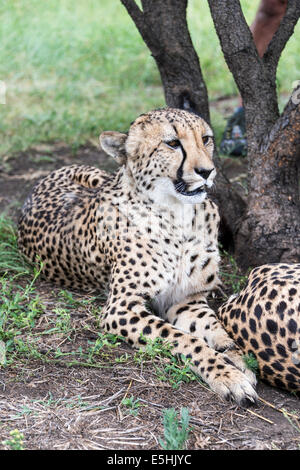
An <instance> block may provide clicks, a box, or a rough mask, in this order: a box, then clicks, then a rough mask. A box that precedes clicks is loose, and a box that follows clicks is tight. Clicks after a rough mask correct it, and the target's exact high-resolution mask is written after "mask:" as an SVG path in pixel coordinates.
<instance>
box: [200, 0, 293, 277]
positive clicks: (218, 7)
mask: <svg viewBox="0 0 300 470" xmlns="http://www.w3.org/2000/svg"><path fill="white" fill-rule="evenodd" d="M208 2H209V6H210V10H211V14H212V17H213V21H214V25H215V28H216V31H217V34H218V36H219V40H220V44H221V47H222V51H223V54H224V57H225V60H226V62H227V65H228V67H229V68H230V70H231V72H232V74H233V76H234V79H235V81H236V83H237V86H238V88H239V91H240V93H241V96H242V99H243V105H244V108H245V114H246V129H247V142H248V161H249V172H248V200H247V209H246V211H245V215H244V216H243V219H242V220H241V223H240V224H239V226H238V229H237V231H236V232H235V234H234V238H235V254H236V258H237V261H238V263H239V264H240V266H242V267H243V268H247V267H249V266H257V265H260V264H263V263H267V262H271V263H272V262H280V261H284V262H299V261H300V202H299V181H298V165H299V153H300V109H299V106H300V105H299V102H300V100H298V99H296V100H295V99H293V98H291V99H290V101H289V103H288V105H287V106H286V108H285V110H284V112H283V113H282V115H281V116H280V117H279V111H278V102H277V96H276V69H277V65H278V60H279V58H280V54H281V52H282V50H283V49H284V47H285V44H286V42H287V41H288V39H289V37H290V36H291V35H292V34H293V30H294V27H295V25H296V23H297V21H298V18H299V16H300V2H299V1H295V0H289V2H288V6H287V11H286V14H285V16H284V18H283V20H282V21H281V24H280V26H279V28H278V31H277V32H276V34H275V35H274V37H273V39H272V41H271V42H270V44H269V46H268V48H267V51H266V53H265V54H264V56H263V58H260V57H259V55H258V53H257V50H256V47H255V44H254V41H253V38H252V34H251V31H250V30H249V27H248V25H247V23H246V20H245V18H244V15H243V13H242V10H241V6H240V2H239V0H208Z"/></svg>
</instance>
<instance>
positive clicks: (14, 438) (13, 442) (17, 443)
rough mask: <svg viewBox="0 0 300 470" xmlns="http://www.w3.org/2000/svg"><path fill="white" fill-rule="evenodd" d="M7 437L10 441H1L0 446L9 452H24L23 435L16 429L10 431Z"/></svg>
mask: <svg viewBox="0 0 300 470" xmlns="http://www.w3.org/2000/svg"><path fill="white" fill-rule="evenodd" d="M9 435H10V439H6V440H5V441H2V444H3V445H5V446H7V447H8V448H9V449H10V450H24V435H23V434H22V433H21V432H20V431H19V430H18V429H14V430H13V431H10V433H9Z"/></svg>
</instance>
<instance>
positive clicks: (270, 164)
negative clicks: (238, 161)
mask: <svg viewBox="0 0 300 470" xmlns="http://www.w3.org/2000/svg"><path fill="white" fill-rule="evenodd" d="M265 140H267V142H266V143H265V144H263V145H262V146H261V147H260V148H259V149H256V150H254V151H253V152H252V154H251V160H250V167H249V197H248V204H247V211H246V214H245V216H244V218H243V222H242V223H241V226H240V228H239V230H238V233H237V236H236V256H237V261H238V263H239V264H240V265H241V266H242V267H244V268H246V267H248V266H256V265H259V264H263V263H265V262H266V261H268V262H274V263H275V262H290V263H296V262H300V201H299V160H300V109H299V104H298V105H297V104H294V103H293V99H291V100H290V102H289V103H288V105H287V107H286V109H285V111H284V113H283V114H282V116H281V117H280V118H279V119H278V121H277V122H276V124H275V125H274V126H273V128H272V131H271V132H270V133H269V136H268V139H265ZM245 247H247V249H245Z"/></svg>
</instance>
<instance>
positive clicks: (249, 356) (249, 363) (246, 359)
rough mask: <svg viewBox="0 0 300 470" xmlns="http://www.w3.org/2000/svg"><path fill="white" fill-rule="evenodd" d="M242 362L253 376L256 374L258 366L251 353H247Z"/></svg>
mask: <svg viewBox="0 0 300 470" xmlns="http://www.w3.org/2000/svg"><path fill="white" fill-rule="evenodd" d="M243 360H244V362H245V364H246V366H247V367H248V369H250V370H252V372H254V374H258V370H259V366H258V361H257V359H256V357H255V356H254V354H253V353H249V354H246V355H244V356H243Z"/></svg>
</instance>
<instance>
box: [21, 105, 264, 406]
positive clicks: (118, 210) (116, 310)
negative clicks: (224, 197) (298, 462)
mask: <svg viewBox="0 0 300 470" xmlns="http://www.w3.org/2000/svg"><path fill="white" fill-rule="evenodd" d="M100 141H101V145H102V147H103V149H104V150H105V151H106V152H107V153H108V154H110V155H111V156H113V157H114V158H116V159H117V160H118V162H119V163H120V165H121V167H120V169H119V171H118V172H117V173H115V174H114V175H108V174H106V173H105V172H103V171H101V170H98V169H96V168H91V167H87V166H70V167H66V168H62V169H60V170H58V171H54V172H53V173H51V174H50V175H49V176H47V177H46V178H45V179H43V180H42V181H41V182H40V183H39V184H38V185H37V186H36V187H35V188H34V190H33V193H32V194H31V196H30V197H29V198H28V200H27V201H26V203H25V205H24V208H23V212H22V216H21V219H20V224H19V246H20V249H21V250H22V251H23V252H24V253H25V254H26V256H27V257H28V258H29V259H31V260H35V259H36V256H37V255H38V256H39V257H40V258H41V259H42V261H43V263H44V271H43V272H44V275H45V276H46V277H47V279H49V280H50V281H53V282H56V283H59V284H60V285H63V286H65V287H74V288H79V289H90V288H91V287H93V288H96V289H100V288H107V289H108V290H109V295H108V300H107V303H106V305H105V307H104V311H103V313H104V320H103V327H104V328H105V329H106V331H109V332H112V333H116V334H119V335H121V336H123V337H124V338H125V339H126V340H127V341H128V343H129V344H130V345H132V346H136V347H143V345H144V344H145V338H151V339H155V338H157V337H160V338H165V339H166V340H168V341H169V342H170V343H171V344H172V345H173V352H174V354H175V355H177V354H183V355H185V356H186V357H187V358H190V360H191V364H192V367H193V370H194V371H195V372H196V373H198V374H199V375H200V376H201V377H202V378H203V379H204V380H205V381H206V382H207V383H208V384H209V385H210V386H211V388H212V389H213V390H215V391H216V392H217V393H219V394H220V395H221V396H222V397H225V398H229V397H233V398H234V399H235V400H236V401H237V402H238V403H244V402H246V401H247V400H250V401H255V399H256V392H255V390H254V388H253V387H254V385H255V377H254V374H252V372H250V371H249V370H248V369H246V368H245V364H244V362H243V360H242V358H241V353H240V352H239V350H238V349H237V348H236V347H235V345H234V342H233V341H232V339H231V338H230V337H229V336H228V334H227V333H226V332H225V330H224V329H223V327H222V326H221V324H220V322H219V320H218V319H217V317H216V314H215V313H214V312H213V311H212V310H211V309H210V308H209V306H208V304H207V301H206V296H207V294H208V293H209V292H210V291H211V290H212V289H215V288H216V287H217V286H218V284H219V278H218V263H219V253H218V244H217V232H218V224H219V215H218V210H217V207H216V205H215V204H214V203H213V202H211V201H210V200H209V199H207V198H206V191H205V189H206V187H210V186H211V185H212V184H213V179H214V176H215V168H214V164H213V161H212V155H213V138H212V131H211V129H210V127H209V126H208V125H207V124H206V122H204V121H203V120H202V119H201V118H200V117H198V116H196V115H194V114H191V113H188V112H187V111H183V110H176V109H171V108H166V109H159V110H155V111H151V112H149V113H147V114H144V115H142V116H140V117H139V118H138V119H137V120H136V121H135V122H134V123H133V124H132V125H131V127H130V129H129V133H128V134H121V133H118V132H110V131H107V132H104V133H102V134H101V136H100ZM149 304H150V305H151V309H149V308H148V306H149Z"/></svg>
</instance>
